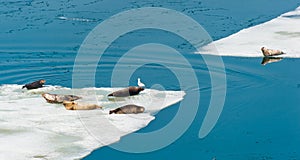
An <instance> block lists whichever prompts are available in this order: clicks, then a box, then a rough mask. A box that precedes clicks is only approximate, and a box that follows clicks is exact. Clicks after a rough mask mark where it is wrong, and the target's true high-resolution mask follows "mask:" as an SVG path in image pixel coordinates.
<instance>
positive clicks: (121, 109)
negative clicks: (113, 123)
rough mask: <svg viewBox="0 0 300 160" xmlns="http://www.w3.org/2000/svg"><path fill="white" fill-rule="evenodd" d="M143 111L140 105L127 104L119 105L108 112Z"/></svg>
mask: <svg viewBox="0 0 300 160" xmlns="http://www.w3.org/2000/svg"><path fill="white" fill-rule="evenodd" d="M144 111H145V108H144V107H142V106H137V105H134V104H129V105H126V106H122V107H119V108H117V109H114V110H110V111H109V114H113V113H115V114H137V113H143V112H144Z"/></svg>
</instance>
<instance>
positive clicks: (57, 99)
mask: <svg viewBox="0 0 300 160" xmlns="http://www.w3.org/2000/svg"><path fill="white" fill-rule="evenodd" d="M42 96H43V97H44V98H45V99H46V101H47V102H48V103H63V101H75V100H78V99H80V98H81V97H78V96H74V95H58V94H49V93H44V94H42Z"/></svg>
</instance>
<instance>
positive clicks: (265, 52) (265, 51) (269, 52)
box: [261, 47, 285, 57]
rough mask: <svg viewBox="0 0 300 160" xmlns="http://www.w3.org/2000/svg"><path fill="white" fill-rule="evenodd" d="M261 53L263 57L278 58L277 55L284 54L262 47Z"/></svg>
mask: <svg viewBox="0 0 300 160" xmlns="http://www.w3.org/2000/svg"><path fill="white" fill-rule="evenodd" d="M261 51H262V53H263V55H264V56H265V57H270V56H278V55H282V54H285V53H284V52H283V51H280V50H275V49H267V48H265V47H262V48H261Z"/></svg>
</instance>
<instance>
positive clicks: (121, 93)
mask: <svg viewBox="0 0 300 160" xmlns="http://www.w3.org/2000/svg"><path fill="white" fill-rule="evenodd" d="M143 90H144V88H143V87H133V86H131V87H128V88H125V89H121V90H118V91H115V92H113V93H110V94H109V95H108V96H114V97H128V96H134V95H137V94H139V93H140V92H141V91H143Z"/></svg>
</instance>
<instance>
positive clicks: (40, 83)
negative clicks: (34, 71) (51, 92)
mask: <svg viewBox="0 0 300 160" xmlns="http://www.w3.org/2000/svg"><path fill="white" fill-rule="evenodd" d="M45 83H46V80H44V79H41V80H38V81H35V82H32V83H28V84H25V85H24V86H23V87H22V89H23V88H27V89H28V90H30V89H37V88H42V87H43V85H44V84H45Z"/></svg>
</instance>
